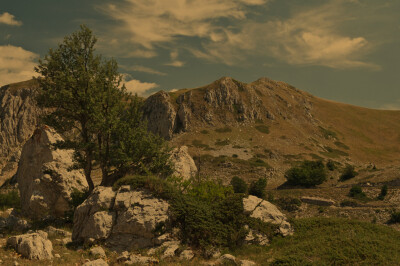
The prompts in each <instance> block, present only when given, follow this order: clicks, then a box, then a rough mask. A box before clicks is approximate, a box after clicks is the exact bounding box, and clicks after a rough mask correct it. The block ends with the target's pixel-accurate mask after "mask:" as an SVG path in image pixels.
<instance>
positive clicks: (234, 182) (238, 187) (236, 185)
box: [231, 176, 247, 194]
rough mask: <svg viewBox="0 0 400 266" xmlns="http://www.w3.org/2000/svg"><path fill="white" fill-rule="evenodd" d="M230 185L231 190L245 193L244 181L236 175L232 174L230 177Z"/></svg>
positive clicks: (245, 185)
mask: <svg viewBox="0 0 400 266" xmlns="http://www.w3.org/2000/svg"><path fill="white" fill-rule="evenodd" d="M231 186H232V187H233V191H234V192H235V193H244V194H245V193H247V184H246V182H245V181H244V180H243V179H241V178H240V177H238V176H234V177H233V178H232V179H231Z"/></svg>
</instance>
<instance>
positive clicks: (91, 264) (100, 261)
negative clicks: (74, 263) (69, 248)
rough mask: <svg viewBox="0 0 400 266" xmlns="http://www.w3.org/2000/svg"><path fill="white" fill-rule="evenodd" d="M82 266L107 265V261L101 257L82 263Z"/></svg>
mask: <svg viewBox="0 0 400 266" xmlns="http://www.w3.org/2000/svg"><path fill="white" fill-rule="evenodd" d="M82 266H108V263H107V262H105V261H104V260H103V259H97V260H92V261H88V262H86V263H84V264H83V265H82Z"/></svg>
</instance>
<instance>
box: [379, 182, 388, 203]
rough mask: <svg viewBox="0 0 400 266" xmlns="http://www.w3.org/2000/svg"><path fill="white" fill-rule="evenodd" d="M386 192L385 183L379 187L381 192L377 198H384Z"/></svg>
mask: <svg viewBox="0 0 400 266" xmlns="http://www.w3.org/2000/svg"><path fill="white" fill-rule="evenodd" d="M387 193H388V186H387V185H386V184H385V185H383V186H382V188H381V193H380V194H379V196H378V200H384V199H385V197H386V195H387Z"/></svg>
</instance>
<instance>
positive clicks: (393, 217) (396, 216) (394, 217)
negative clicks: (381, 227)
mask: <svg viewBox="0 0 400 266" xmlns="http://www.w3.org/2000/svg"><path fill="white" fill-rule="evenodd" d="M389 223H391V224H397V223H400V212H398V211H397V212H396V211H394V212H392V213H391V214H390V220H389Z"/></svg>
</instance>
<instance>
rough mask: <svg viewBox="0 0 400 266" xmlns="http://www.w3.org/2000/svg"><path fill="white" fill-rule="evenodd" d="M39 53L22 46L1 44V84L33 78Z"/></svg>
mask: <svg viewBox="0 0 400 266" xmlns="http://www.w3.org/2000/svg"><path fill="white" fill-rule="evenodd" d="M37 58H39V55H37V54H35V53H32V52H30V51H27V50H25V49H23V48H21V47H16V46H12V45H3V46H0V85H6V84H10V83H14V82H19V81H24V80H28V79H31V78H32V77H33V76H34V75H35V71H34V67H35V66H36V60H37Z"/></svg>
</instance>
